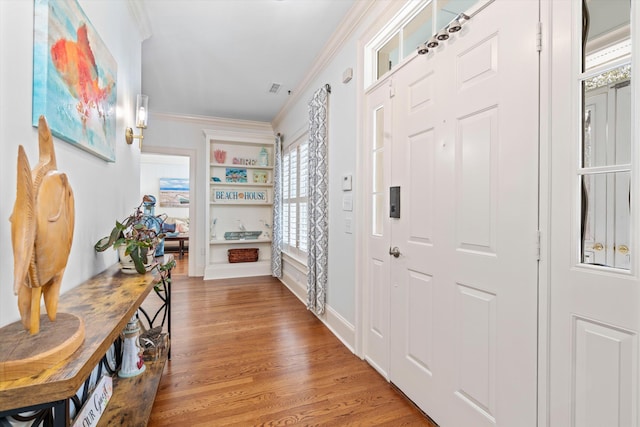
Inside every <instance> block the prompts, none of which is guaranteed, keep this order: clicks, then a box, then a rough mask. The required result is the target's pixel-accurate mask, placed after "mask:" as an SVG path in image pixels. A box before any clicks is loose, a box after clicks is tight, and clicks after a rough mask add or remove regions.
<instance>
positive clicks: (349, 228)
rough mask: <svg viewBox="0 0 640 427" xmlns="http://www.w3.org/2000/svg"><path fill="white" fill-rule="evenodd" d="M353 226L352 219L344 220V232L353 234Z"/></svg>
mask: <svg viewBox="0 0 640 427" xmlns="http://www.w3.org/2000/svg"><path fill="white" fill-rule="evenodd" d="M352 224H353V221H352V220H351V218H345V219H344V232H345V233H347V234H352V233H353V230H352Z"/></svg>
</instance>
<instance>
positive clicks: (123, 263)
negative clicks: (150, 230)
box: [118, 246, 155, 274]
mask: <svg viewBox="0 0 640 427" xmlns="http://www.w3.org/2000/svg"><path fill="white" fill-rule="evenodd" d="M125 251H126V247H125V246H118V257H119V258H120V271H122V272H123V273H127V274H139V273H138V272H137V271H136V265H135V264H134V263H133V259H132V258H131V256H130V255H125V254H124V253H125ZM154 252H155V250H151V249H149V252H147V262H146V263H145V267H147V268H148V267H149V266H150V265H151V264H152V263H153V254H154Z"/></svg>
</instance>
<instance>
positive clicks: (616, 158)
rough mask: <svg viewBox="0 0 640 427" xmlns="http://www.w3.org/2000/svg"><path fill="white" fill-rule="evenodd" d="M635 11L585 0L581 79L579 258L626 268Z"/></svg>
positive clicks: (606, 0) (626, 2)
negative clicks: (632, 30) (632, 17)
mask: <svg viewBox="0 0 640 427" xmlns="http://www.w3.org/2000/svg"><path fill="white" fill-rule="evenodd" d="M630 12H631V2H630V0H582V13H583V15H582V18H583V19H582V24H583V27H582V58H583V67H582V73H581V75H580V76H579V80H578V82H579V83H580V86H581V89H582V91H581V92H582V93H581V95H582V102H583V104H582V105H583V110H582V141H581V144H580V146H579V147H580V150H581V153H580V154H581V156H580V158H581V164H580V170H579V175H578V177H579V187H580V188H579V190H580V191H579V192H578V194H579V196H578V197H579V200H580V206H581V218H580V230H579V232H580V262H582V263H584V264H592V265H600V266H605V267H611V268H618V269H624V270H629V269H630V268H631V251H632V250H633V248H632V247H631V244H630V243H631V238H630V236H631V201H632V198H631V169H632V166H633V165H632V157H631V147H632V139H631V129H632V117H631V109H632V96H631V94H632V92H631V65H630V64H631V39H630ZM614 61H615V62H614ZM622 61H625V62H626V63H622V65H615V67H613V66H612V67H608V68H607V64H609V63H613V64H620V63H621V62H622ZM594 67H597V68H594ZM598 70H604V71H598Z"/></svg>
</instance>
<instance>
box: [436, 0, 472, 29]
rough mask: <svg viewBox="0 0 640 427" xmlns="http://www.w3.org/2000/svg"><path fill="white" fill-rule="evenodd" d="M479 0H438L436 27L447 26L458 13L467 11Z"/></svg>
mask: <svg viewBox="0 0 640 427" xmlns="http://www.w3.org/2000/svg"><path fill="white" fill-rule="evenodd" d="M477 2H478V0H438V11H437V12H436V21H437V23H436V28H437V29H438V30H439V29H441V28H444V27H446V26H447V25H448V24H449V22H451V21H453V19H454V18H455V17H456V16H458V14H460V13H462V12H466V11H467V10H468V9H469V8H470V7H471V6H473V5H474V4H476V3H477Z"/></svg>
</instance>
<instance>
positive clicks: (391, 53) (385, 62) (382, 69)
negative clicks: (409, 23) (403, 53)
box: [377, 34, 400, 78]
mask: <svg viewBox="0 0 640 427" xmlns="http://www.w3.org/2000/svg"><path fill="white" fill-rule="evenodd" d="M398 62H400V34H396V35H395V36H393V37H392V38H391V40H389V41H388V42H387V43H386V44H385V45H384V46H382V47H381V48H380V50H378V73H377V77H378V78H380V77H381V76H382V75H383V74H385V73H386V72H388V71H391V69H392V68H393V67H395V66H396V65H398Z"/></svg>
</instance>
